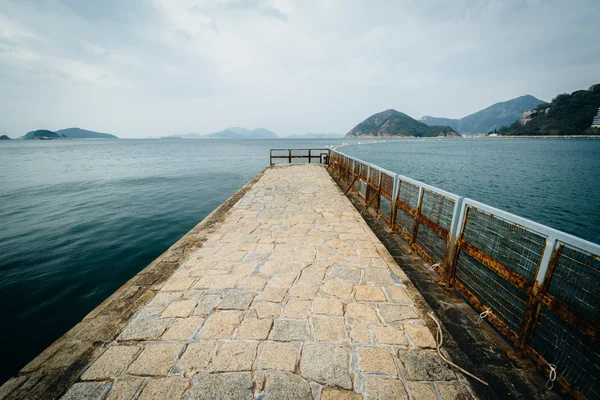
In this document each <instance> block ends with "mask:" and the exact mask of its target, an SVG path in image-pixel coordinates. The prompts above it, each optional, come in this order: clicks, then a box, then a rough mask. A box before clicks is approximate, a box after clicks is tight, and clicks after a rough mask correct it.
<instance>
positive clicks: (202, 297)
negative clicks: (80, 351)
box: [63, 165, 470, 400]
mask: <svg viewBox="0 0 600 400" xmlns="http://www.w3.org/2000/svg"><path fill="white" fill-rule="evenodd" d="M406 279H407V278H406V277H405V275H404V274H403V273H402V272H401V270H400V269H399V268H398V267H397V265H396V264H395V263H394V261H393V259H392V258H391V256H390V255H389V254H388V253H387V250H385V248H384V247H383V245H382V244H381V243H380V242H379V240H378V239H377V238H376V236H375V235H374V234H373V233H372V232H371V230H370V229H369V227H368V226H367V225H366V223H365V222H364V221H363V219H362V218H361V216H360V214H359V213H358V212H357V211H356V210H355V209H354V207H353V206H352V204H351V203H350V201H349V200H348V199H347V198H346V197H345V196H344V195H343V193H341V191H340V190H339V189H338V187H337V186H336V184H335V183H334V182H333V181H332V180H331V178H330V177H329V175H328V174H327V172H326V171H325V169H323V168H322V167H320V166H310V165H304V166H285V167H281V166H280V167H275V168H271V169H269V170H267V171H266V172H265V174H264V175H263V177H262V178H261V180H260V181H259V182H257V183H256V184H255V185H254V186H253V187H252V188H251V190H250V191H249V192H248V193H246V195H245V196H244V197H243V198H242V199H241V200H240V201H239V202H238V203H237V204H236V205H235V206H234V207H233V208H232V210H231V212H230V214H229V216H228V217H227V218H226V220H225V221H224V223H223V224H221V225H220V226H219V227H218V229H217V231H216V232H215V233H214V235H212V236H211V237H210V239H209V240H208V241H207V242H206V243H205V244H204V246H203V247H202V248H201V249H200V250H198V251H197V252H195V253H194V254H193V255H192V256H191V257H190V258H189V259H188V260H187V261H186V262H185V263H184V264H183V265H182V266H181V267H180V268H179V269H178V270H177V271H176V272H175V273H174V275H173V276H172V277H171V278H170V279H169V280H168V281H167V282H166V283H165V284H164V285H163V286H162V288H161V290H160V292H159V293H158V294H157V295H156V297H155V298H154V299H152V300H151V301H150V302H149V303H148V304H146V305H145V306H144V307H143V308H142V309H141V310H140V311H139V312H138V313H137V314H136V315H134V317H133V318H132V319H131V321H130V322H129V324H128V325H127V326H126V328H125V329H124V330H123V332H122V333H121V334H120V335H119V337H118V338H117V339H116V340H115V341H113V342H112V343H110V345H109V346H107V347H106V349H105V351H104V352H103V353H102V354H101V355H100V356H99V357H97V358H96V359H95V360H93V361H92V362H91V363H90V365H88V366H87V367H86V369H85V370H84V371H83V374H82V375H81V378H80V380H79V382H78V383H76V384H75V385H73V386H72V387H71V388H70V389H69V391H68V392H67V393H66V394H65V396H63V399H105V398H106V399H111V400H116V399H130V398H139V399H178V398H184V399H235V400H240V399H256V398H259V397H260V398H262V399H265V400H267V399H321V400H333V399H362V398H364V399H408V398H409V396H410V398H412V399H466V398H470V395H469V394H468V391H467V390H466V388H465V387H464V386H463V385H462V383H461V382H462V381H459V380H458V379H457V376H456V374H455V373H454V372H453V371H451V370H450V369H449V368H448V367H446V366H445V365H444V364H443V363H442V362H441V361H440V359H439V358H438V356H437V354H436V352H435V350H434V349H435V341H434V338H433V336H432V334H431V333H430V331H429V330H428V328H427V327H425V326H424V321H423V318H424V312H426V311H427V310H419V309H417V308H416V307H415V306H414V303H413V301H412V300H411V298H410V297H409V296H408V294H407V292H406V291H405V290H404V284H403V282H406Z"/></svg>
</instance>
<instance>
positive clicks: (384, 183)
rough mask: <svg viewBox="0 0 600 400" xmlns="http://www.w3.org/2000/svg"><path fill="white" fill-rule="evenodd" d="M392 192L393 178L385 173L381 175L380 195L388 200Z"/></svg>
mask: <svg viewBox="0 0 600 400" xmlns="http://www.w3.org/2000/svg"><path fill="white" fill-rule="evenodd" d="M393 192H394V177H393V176H390V175H388V174H386V173H382V174H381V193H382V194H383V195H384V196H385V197H387V198H388V199H389V200H391V199H392V196H393Z"/></svg>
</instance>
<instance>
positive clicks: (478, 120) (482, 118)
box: [420, 95, 544, 135]
mask: <svg viewBox="0 0 600 400" xmlns="http://www.w3.org/2000/svg"><path fill="white" fill-rule="evenodd" d="M542 103H544V102H543V101H542V100H540V99H537V98H535V97H533V96H531V95H525V96H521V97H517V98H516V99H512V100H508V101H503V102H500V103H495V104H492V105H491V106H489V107H487V108H484V109H483V110H480V111H477V112H475V113H473V114H470V115H467V116H466V117H463V118H459V119H452V118H437V117H430V116H427V115H426V116H424V117H422V118H421V119H420V121H421V122H424V123H426V124H427V125H442V126H446V125H447V126H449V127H451V128H452V129H454V130H455V131H457V132H458V133H460V134H461V135H474V134H482V133H483V134H487V133H488V132H490V131H493V130H494V129H496V130H497V129H500V128H502V127H504V126H508V125H510V124H512V123H513V122H515V121H517V120H519V119H521V117H522V116H523V113H524V112H525V111H527V110H531V109H532V108H534V107H536V106H537V105H538V104H542Z"/></svg>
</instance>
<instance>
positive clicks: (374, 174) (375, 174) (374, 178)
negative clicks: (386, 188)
mask: <svg viewBox="0 0 600 400" xmlns="http://www.w3.org/2000/svg"><path fill="white" fill-rule="evenodd" d="M380 176H381V172H379V170H377V169H375V168H371V174H370V175H369V183H370V184H371V185H373V186H375V187H379V177H380Z"/></svg>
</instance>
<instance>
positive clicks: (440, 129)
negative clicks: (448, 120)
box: [345, 110, 459, 138]
mask: <svg viewBox="0 0 600 400" xmlns="http://www.w3.org/2000/svg"><path fill="white" fill-rule="evenodd" d="M440 136H444V137H446V136H450V137H453V136H459V135H458V134H457V133H456V132H455V131H454V129H452V128H450V127H449V126H429V125H426V124H424V123H422V122H419V121H417V120H415V119H413V118H411V117H409V116H408V115H406V114H404V113H401V112H400V111H396V110H386V111H383V112H380V113H377V114H373V115H371V116H370V117H369V118H367V119H365V120H364V121H363V122H361V123H360V124H358V125H356V126H355V127H354V128H353V129H352V130H351V131H350V132H348V133H347V134H346V136H345V137H347V138H350V137H440Z"/></svg>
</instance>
